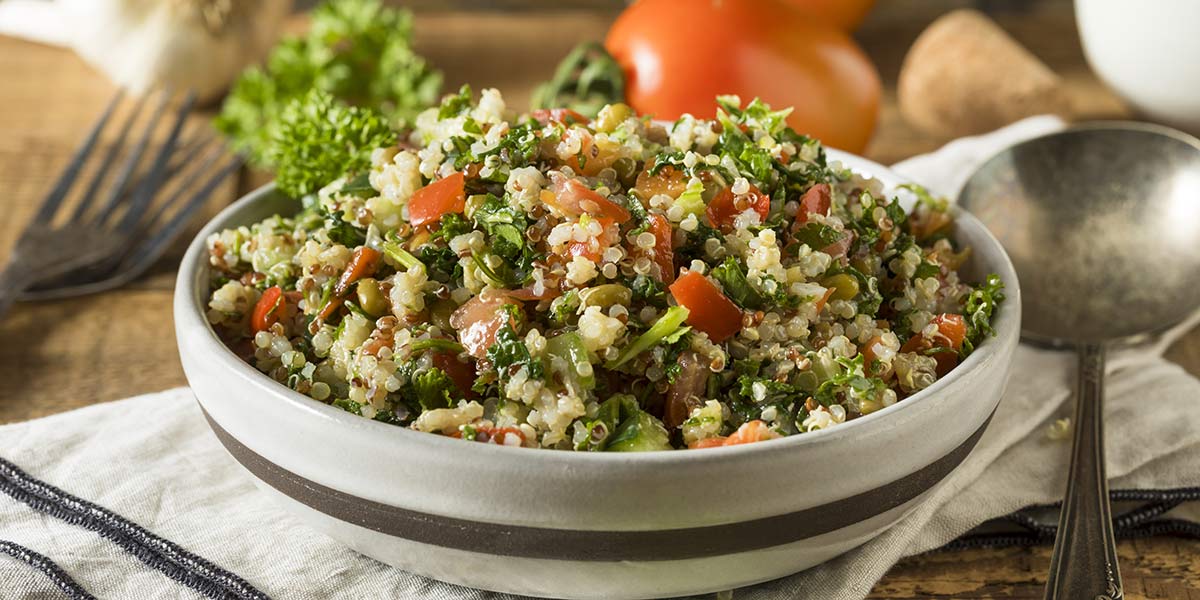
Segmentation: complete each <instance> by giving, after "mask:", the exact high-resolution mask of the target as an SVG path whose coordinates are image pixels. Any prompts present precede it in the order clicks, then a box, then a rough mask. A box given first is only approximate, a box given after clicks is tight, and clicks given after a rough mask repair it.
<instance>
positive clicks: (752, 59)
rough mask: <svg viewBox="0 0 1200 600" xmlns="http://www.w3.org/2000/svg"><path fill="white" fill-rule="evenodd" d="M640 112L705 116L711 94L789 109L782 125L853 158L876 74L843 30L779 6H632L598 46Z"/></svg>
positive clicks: (874, 97) (748, 0) (775, 1)
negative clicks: (622, 74)
mask: <svg viewBox="0 0 1200 600" xmlns="http://www.w3.org/2000/svg"><path fill="white" fill-rule="evenodd" d="M604 45H605V47H606V48H607V49H608V51H609V53H611V54H612V55H613V57H614V58H616V60H617V62H618V63H620V65H621V68H622V69H623V70H624V71H625V75H626V79H627V81H626V94H625V96H626V100H627V102H628V103H629V105H630V106H632V107H633V108H634V109H636V110H637V112H638V113H641V114H649V115H653V116H655V117H656V118H659V119H666V120H673V119H676V118H678V117H679V116H680V115H681V114H683V113H691V114H693V115H696V116H697V117H706V118H707V117H712V116H714V114H715V110H716V105H715V104H714V102H713V99H714V98H715V97H716V96H718V95H720V94H738V95H740V96H741V98H742V100H743V101H744V102H749V101H750V100H751V99H753V98H755V97H758V98H762V100H763V101H764V102H767V103H769V104H771V106H773V107H774V108H776V109H782V108H787V107H792V108H794V109H795V110H793V111H792V113H791V115H789V116H788V124H789V125H791V126H792V127H793V128H794V129H796V130H797V131H799V132H800V133H806V134H808V135H812V136H814V137H816V138H818V139H820V140H821V141H823V142H825V143H826V144H828V145H829V146H832V147H834V148H840V149H842V150H849V151H851V152H862V150H863V149H864V148H865V147H866V145H867V141H868V140H869V139H870V138H871V132H872V131H874V129H875V122H876V118H877V117H878V112H879V92H880V83H879V74H878V73H877V72H876V70H875V67H874V65H872V64H871V62H870V60H869V59H868V58H867V56H866V55H865V54H864V53H863V51H862V50H861V49H860V48H859V47H858V45H857V44H856V43H855V42H854V40H853V39H851V38H850V37H849V36H848V35H847V34H846V33H844V32H842V31H840V30H838V29H837V28H835V27H830V26H828V25H825V24H822V23H820V22H819V21H817V20H815V19H813V18H812V17H809V16H807V15H805V14H804V13H803V12H801V11H800V10H798V9H797V8H795V7H794V6H791V5H789V4H787V3H786V2H784V1H782V0H736V1H731V0H726V1H724V2H713V1H705V2H691V3H688V4H687V6H686V9H683V8H681V4H680V3H679V2H678V1H677V0H639V1H638V2H634V3H633V4H632V5H630V6H629V8H627V9H625V12H623V13H621V16H620V17H618V18H617V21H616V22H615V23H613V26H612V28H611V29H609V31H608V37H607V39H606V40H605V42H604Z"/></svg>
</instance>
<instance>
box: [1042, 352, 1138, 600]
mask: <svg viewBox="0 0 1200 600" xmlns="http://www.w3.org/2000/svg"><path fill="white" fill-rule="evenodd" d="M1123 594H1124V592H1123V590H1122V587H1121V573H1120V571H1119V570H1118V569H1117V544H1116V539H1115V538H1114V536H1113V528H1112V512H1111V509H1110V508H1109V505H1108V479H1107V478H1106V477H1105V475H1104V346H1103V345H1100V344H1085V345H1082V346H1080V347H1079V372H1078V381H1077V383H1076V388H1075V441H1074V442H1073V444H1072V446H1071V473H1070V476H1069V478H1068V479H1067V495H1066V498H1065V499H1064V500H1063V506H1062V513H1061V515H1060V516H1059V521H1058V537H1057V538H1056V539H1055V540H1054V554H1053V555H1051V557H1050V576H1049V577H1048V579H1047V580H1046V600H1079V599H1086V600H1110V599H1111V600H1119V599H1120V598H1122V597H1123Z"/></svg>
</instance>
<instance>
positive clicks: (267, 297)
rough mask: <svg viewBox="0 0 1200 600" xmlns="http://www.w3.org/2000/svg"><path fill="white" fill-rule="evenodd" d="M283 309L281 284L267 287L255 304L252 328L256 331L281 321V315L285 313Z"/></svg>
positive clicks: (251, 318) (251, 322)
mask: <svg viewBox="0 0 1200 600" xmlns="http://www.w3.org/2000/svg"><path fill="white" fill-rule="evenodd" d="M283 309H284V299H283V289H282V288H280V287H279V286H275V287H272V288H267V290H266V291H264V292H263V294H262V296H261V297H260V298H259V299H258V303H257V304H255V305H254V312H253V313H252V314H251V317H250V329H251V330H253V331H254V333H258V332H260V331H266V330H268V329H270V328H271V326H272V325H274V324H276V323H278V322H279V315H281V314H282V313H283Z"/></svg>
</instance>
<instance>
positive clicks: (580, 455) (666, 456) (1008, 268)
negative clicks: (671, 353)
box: [175, 148, 1020, 466]
mask: <svg viewBox="0 0 1200 600" xmlns="http://www.w3.org/2000/svg"><path fill="white" fill-rule="evenodd" d="M825 152H826V155H827V158H828V160H829V161H830V162H841V163H842V165H843V166H845V167H849V168H850V169H851V170H853V171H855V172H857V173H860V174H865V175H869V176H871V177H874V178H877V179H879V180H880V181H882V182H883V183H884V185H885V187H887V188H889V195H892V196H896V195H900V193H899V192H897V190H895V189H894V188H895V187H896V186H897V185H899V184H901V183H906V182H907V180H906V179H905V178H903V177H901V176H900V175H898V174H896V173H894V172H893V171H891V170H890V169H888V168H887V167H884V166H883V165H880V164H878V163H876V162H874V161H871V160H868V159H865V158H862V157H860V156H857V155H854V154H850V153H848V152H845V151H841V150H836V149H833V148H826V149H825ZM273 190H274V183H273V182H272V183H268V184H265V185H263V186H261V187H259V188H258V189H255V190H253V191H251V192H249V193H247V194H246V195H244V196H242V197H241V198H239V199H238V200H237V201H235V202H234V203H233V204H231V205H229V206H228V207H226V208H225V209H223V210H222V211H221V212H220V213H218V214H217V215H216V216H215V217H213V218H212V219H211V220H209V221H208V223H206V224H205V225H204V227H203V228H202V229H201V230H200V232H199V233H198V234H197V235H196V237H195V239H193V240H192V243H191V244H190V245H189V247H188V249H187V252H186V254H185V255H184V258H183V261H182V263H181V265H180V269H179V274H178V276H177V279H176V291H175V293H176V295H178V294H180V293H184V294H186V298H185V301H186V302H187V304H188V306H189V307H190V308H191V310H189V311H187V312H186V313H185V314H184V315H183V317H184V318H186V319H188V320H189V321H191V322H190V323H178V322H177V323H176V327H181V326H192V327H195V326H201V327H203V328H205V329H206V330H207V333H208V335H206V336H201V337H200V339H202V343H203V344H204V346H203V347H201V348H193V349H192V351H207V352H210V353H211V354H213V355H214V357H215V358H216V359H217V360H218V361H220V363H221V364H222V365H223V366H225V367H226V368H227V369H228V370H230V371H231V372H232V373H234V374H236V375H238V376H239V377H241V378H243V379H247V380H248V382H249V383H251V384H253V385H256V386H258V387H262V388H263V389H264V390H266V391H268V392H271V391H273V392H274V393H276V394H279V395H280V396H281V397H282V398H283V399H285V400H286V401H288V402H289V403H291V404H292V405H294V406H295V407H297V408H300V409H302V410H304V411H305V412H307V413H309V414H311V415H313V416H315V417H318V418H321V419H323V420H326V421H328V422H330V424H331V425H336V426H342V427H349V428H351V429H360V428H375V429H376V431H379V432H384V431H391V432H393V433H395V434H396V435H398V436H400V437H397V438H396V439H397V440H399V441H400V443H411V444H424V445H426V446H427V448H426V449H427V450H430V451H456V452H472V453H483V454H481V455H480V456H487V457H494V456H496V454H495V453H502V454H503V453H511V452H521V454H519V455H512V454H504V456H505V457H507V456H519V457H520V458H521V459H522V460H526V461H529V460H533V461H539V462H541V463H542V464H544V465H546V466H549V465H552V464H572V463H577V461H583V462H587V463H588V464H614V465H617V464H628V463H642V466H653V465H658V464H662V465H668V464H676V463H678V462H679V461H690V462H692V463H697V462H698V463H704V462H709V463H716V462H727V461H731V460H734V459H737V460H742V459H746V458H749V457H751V456H753V455H757V454H759V453H765V452H775V451H784V450H787V449H797V448H802V447H806V446H808V445H810V444H818V443H821V442H824V441H826V440H828V439H832V438H836V437H837V436H843V435H853V434H854V433H855V431H857V430H858V429H861V428H863V427H866V426H868V425H870V424H872V423H875V422H876V421H878V420H880V419H888V418H890V415H893V414H895V413H899V412H901V411H905V410H910V409H912V408H915V407H916V406H917V405H919V404H926V403H928V402H930V401H932V399H935V398H937V397H939V394H940V392H942V391H943V390H945V389H947V388H949V387H951V386H954V385H955V384H956V382H958V380H960V379H962V378H963V377H964V376H965V373H967V372H970V371H974V370H975V369H982V368H986V367H987V366H988V365H990V364H992V363H993V362H994V361H996V360H999V359H1000V357H999V352H1000V349H1001V345H1000V343H999V342H1000V340H1001V339H1003V338H1005V337H1007V336H1009V335H1017V332H1018V331H1019V328H1020V322H1019V320H1020V318H1019V317H1020V285H1019V282H1018V281H1017V276H1016V270H1015V269H1014V267H1013V265H1012V261H1011V260H1010V259H1009V257H1008V254H1007V253H1006V252H1005V251H1004V248H1003V247H1002V246H1001V245H1000V242H999V241H998V240H997V239H996V238H995V237H994V236H993V235H992V234H991V232H990V231H988V230H987V228H986V227H984V225H983V224H982V223H981V222H980V221H979V220H978V219H976V218H975V217H974V216H973V215H971V214H970V213H968V212H966V211H965V210H962V209H960V208H958V207H957V206H952V210H953V212H954V215H955V223H956V225H958V226H966V227H968V228H971V229H975V230H978V232H979V233H981V234H982V239H983V240H985V243H987V244H989V245H992V246H993V247H994V248H993V250H994V251H995V252H994V255H995V256H998V257H1000V259H1001V262H1000V263H999V264H993V265H988V271H990V272H995V273H997V274H999V275H1000V277H1001V279H1002V280H1003V281H1004V284H1005V296H1006V299H1005V301H1004V302H1003V303H1002V304H1001V305H1000V310H999V313H998V314H997V315H995V316H994V317H993V319H994V321H993V322H994V328H995V331H996V334H995V335H994V336H990V337H988V338H987V339H986V340H984V342H983V343H981V344H980V345H979V346H978V347H977V348H976V349H975V350H974V352H972V353H971V355H970V356H968V357H967V358H966V360H964V361H963V362H961V363H959V364H958V365H957V366H955V368H954V369H952V370H951V371H950V372H949V373H948V374H946V375H945V376H944V377H941V378H939V379H938V380H937V381H935V382H934V383H933V385H931V386H929V387H928V388H925V389H924V390H921V391H920V392H917V393H916V394H913V395H912V396H909V397H908V398H905V399H904V400H901V401H899V402H896V403H895V404H893V405H891V406H888V407H885V408H882V409H880V410H878V411H875V412H873V413H871V414H869V415H864V416H861V417H858V418H857V419H854V420H852V421H848V422H845V423H841V424H839V425H837V426H836V427H830V428H827V429H821V430H817V431H811V432H806V433H804V434H803V435H799V434H798V435H791V436H786V437H782V438H778V439H773V440H765V441H762V442H756V443H753V444H740V445H734V446H721V447H715V448H706V449H704V451H679V450H675V449H672V450H656V451H648V452H576V451H569V450H561V451H553V450H551V451H547V449H543V448H520V449H517V448H510V447H500V446H499V445H497V444H472V443H463V441H462V440H459V439H455V438H451V437H448V436H443V435H437V434H432V433H427V432H422V431H416V430H412V429H409V428H407V427H398V426H396V425H391V424H388V423H382V422H379V421H375V420H373V419H367V418H365V417H362V416H359V415H355V414H352V413H349V412H346V411H344V410H342V409H340V408H335V407H333V406H332V405H329V404H325V403H323V402H320V401H318V400H315V399H313V398H310V397H309V396H307V395H304V394H301V393H299V392H297V391H295V390H293V389H291V388H289V387H287V386H286V385H284V384H282V383H279V382H277V381H275V380H274V379H271V378H270V377H268V376H267V375H266V374H265V373H262V372H261V371H259V370H258V369H256V368H254V367H253V366H252V365H250V364H249V363H247V362H245V361H243V360H242V359H240V358H239V357H238V356H237V355H236V354H234V353H233V351H232V350H231V349H229V348H228V347H227V346H226V345H225V344H224V343H223V342H222V341H221V340H220V338H219V337H218V336H217V334H216V331H215V330H214V329H213V328H212V326H211V325H210V324H209V323H208V319H207V318H206V317H205V315H204V312H203V304H197V302H196V301H195V298H196V297H197V294H196V290H195V289H194V288H195V286H194V285H193V282H195V281H196V276H197V274H198V273H197V270H199V269H200V268H207V262H206V261H204V263H203V264H202V261H201V259H202V258H203V257H204V256H205V255H206V254H207V250H206V244H205V240H206V238H207V237H208V236H209V235H210V234H212V233H214V232H216V231H218V230H219V229H222V228H228V227H230V226H237V225H232V224H223V225H219V224H222V223H224V222H225V221H227V220H229V219H230V218H231V216H232V215H233V214H235V213H237V212H239V211H241V210H243V209H244V208H245V207H246V206H247V205H250V204H252V203H254V202H256V201H258V200H259V199H260V198H263V197H266V196H267V195H268V194H270V193H271V192H272V191H273ZM218 225H219V226H218ZM247 225H248V224H247ZM976 245H978V244H976ZM206 296H207V295H205V296H201V297H206ZM180 350H181V351H183V349H182V348H181V349H180ZM525 450H533V451H531V452H524V451H525Z"/></svg>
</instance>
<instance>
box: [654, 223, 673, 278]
mask: <svg viewBox="0 0 1200 600" xmlns="http://www.w3.org/2000/svg"><path fill="white" fill-rule="evenodd" d="M649 220H650V233H653V234H654V264H656V265H658V270H659V272H660V273H661V277H662V279H661V281H662V282H663V283H667V284H669V283H671V282H672V281H675V248H674V245H673V243H672V242H673V240H672V238H673V237H674V232H673V231H672V230H671V222H670V221H668V220H667V218H666V217H664V216H662V215H659V214H651V215H650V216H649Z"/></svg>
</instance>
